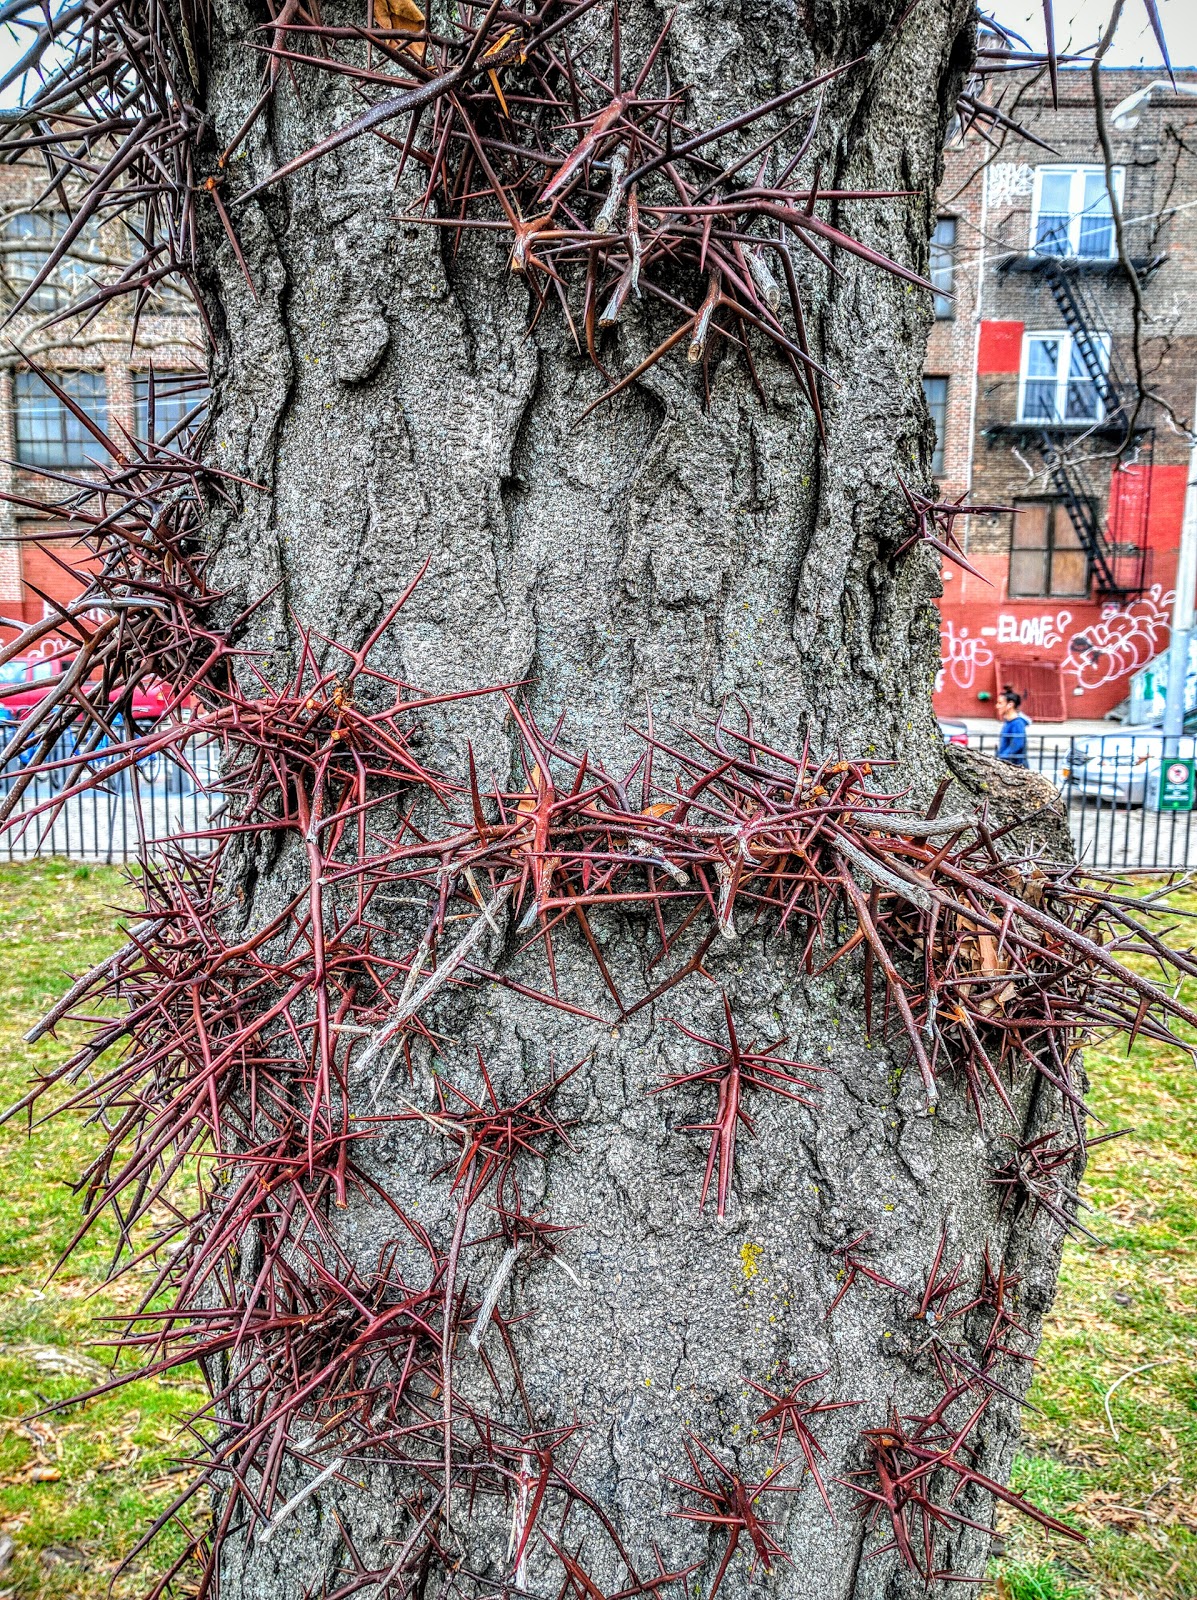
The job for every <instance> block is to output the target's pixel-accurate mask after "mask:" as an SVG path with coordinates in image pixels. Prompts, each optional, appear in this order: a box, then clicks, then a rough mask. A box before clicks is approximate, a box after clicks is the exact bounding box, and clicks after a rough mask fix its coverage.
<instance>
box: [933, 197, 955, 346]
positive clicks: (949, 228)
mask: <svg viewBox="0 0 1197 1600" xmlns="http://www.w3.org/2000/svg"><path fill="white" fill-rule="evenodd" d="M955 275H956V218H955V217H940V219H939V221H938V222H937V223H936V224H935V231H934V232H933V233H932V235H931V272H930V278H931V282H932V283H933V284H934V285H935V299H934V305H935V316H936V320H937V321H939V322H949V321H951V319H952V318H953V317H954V316H955V315H956V311H955V301H954V300H953V299H952V287H953V283H954V279H955Z"/></svg>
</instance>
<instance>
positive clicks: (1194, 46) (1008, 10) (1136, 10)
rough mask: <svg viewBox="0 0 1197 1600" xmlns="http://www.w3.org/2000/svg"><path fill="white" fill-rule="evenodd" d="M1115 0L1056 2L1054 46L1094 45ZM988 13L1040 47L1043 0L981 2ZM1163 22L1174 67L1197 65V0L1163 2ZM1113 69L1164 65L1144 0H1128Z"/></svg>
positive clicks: (1110, 58)
mask: <svg viewBox="0 0 1197 1600" xmlns="http://www.w3.org/2000/svg"><path fill="white" fill-rule="evenodd" d="M1111 9H1112V0H1055V5H1054V13H1055V18H1056V48H1057V49H1058V50H1060V51H1061V52H1063V51H1065V50H1068V49H1069V48H1070V47H1071V48H1072V49H1074V50H1083V49H1085V48H1086V47H1091V46H1093V45H1095V44H1096V43H1097V41H1098V39H1100V38H1101V35H1102V33H1103V31H1104V29H1105V25H1106V23H1107V22H1108V21H1109V17H1110V11H1111ZM981 10H982V11H983V12H988V13H989V15H990V16H992V17H994V18H995V19H996V20H997V21H998V22H1000V23H1002V24H1003V25H1004V26H1005V27H1007V28H1016V29H1017V30H1018V32H1019V33H1021V34H1022V36H1023V37H1024V38H1025V39H1027V40H1029V41H1030V43H1031V45H1032V47H1033V48H1034V49H1036V50H1042V49H1043V45H1044V41H1043V5H1042V0H993V3H992V4H990V5H986V4H985V0H981ZM1159 10H1160V20H1161V21H1162V22H1163V24H1164V37H1165V38H1166V39H1167V41H1168V54H1169V55H1170V56H1171V57H1172V65H1173V66H1174V67H1190V68H1191V67H1195V66H1197V0H1159ZM1106 63H1107V65H1108V66H1111V67H1156V66H1162V65H1163V62H1162V60H1161V58H1160V48H1159V46H1158V45H1157V44H1156V42H1155V35H1154V34H1153V33H1152V31H1151V24H1150V23H1149V22H1148V20H1147V9H1146V7H1145V6H1144V4H1143V0H1126V4H1125V5H1124V6H1123V8H1122V21H1121V22H1120V23H1119V24H1118V32H1117V33H1116V34H1115V36H1114V43H1113V44H1112V45H1111V46H1110V52H1109V54H1108V55H1107V56H1106Z"/></svg>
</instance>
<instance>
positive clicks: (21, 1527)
mask: <svg viewBox="0 0 1197 1600" xmlns="http://www.w3.org/2000/svg"><path fill="white" fill-rule="evenodd" d="M131 899H132V895H131V893H130V891H129V889H128V887H127V886H126V885H125V884H124V882H123V880H122V878H121V876H120V874H119V873H117V872H115V871H113V870H112V869H108V868H97V867H81V866H76V865H74V864H72V863H69V862H55V861H49V862H45V863H37V864H30V865H22V866H13V867H0V1102H2V1103H3V1104H4V1105H6V1106H7V1105H10V1104H12V1102H13V1101H15V1100H17V1099H19V1098H20V1097H21V1095H22V1094H23V1093H24V1091H25V1089H26V1088H27V1086H28V1084H29V1081H30V1078H31V1076H32V1074H33V1072H34V1070H35V1069H36V1068H37V1066H38V1065H39V1064H40V1065H42V1066H48V1065H49V1064H51V1063H52V1062H55V1061H57V1060H60V1059H61V1058H62V1055H63V1052H64V1050H66V1049H69V1048H70V1046H71V1044H72V1043H73V1042H74V1040H75V1039H76V1038H77V1037H78V1031H79V1030H77V1029H76V1030H72V1029H70V1028H64V1029H61V1030H60V1033H59V1038H58V1039H57V1040H54V1039H45V1040H43V1041H41V1043H39V1044H38V1045H36V1046H33V1047H30V1046H29V1045H26V1044H24V1043H23V1041H22V1038H21V1035H22V1034H23V1033H24V1032H25V1030H26V1029H27V1028H28V1027H29V1025H30V1024H31V1023H32V1022H33V1021H35V1020H36V1019H37V1018H38V1017H39V1016H40V1015H42V1014H43V1013H44V1012H45V1010H46V1009H47V1008H48V1007H49V1006H50V1005H51V1004H52V1003H53V1001H54V999H55V998H56V997H57V996H58V995H59V994H61V993H62V992H63V990H64V989H65V988H66V987H67V982H68V974H77V973H79V972H83V971H86V970H87V969H88V968H89V967H91V966H92V965H94V963H95V962H97V961H99V960H100V959H101V958H102V957H103V956H104V955H105V954H107V953H108V952H109V951H110V950H112V949H113V948H114V947H115V946H116V945H117V944H118V943H119V942H120V939H119V935H117V934H116V933H115V918H114V916H113V911H112V907H113V906H119V905H122V904H127V903H129V901H130V900H131ZM99 1142H100V1141H99V1135H98V1132H97V1130H96V1129H94V1128H91V1127H87V1126H85V1125H84V1123H83V1122H82V1119H80V1118H77V1117H64V1118H63V1119H61V1120H59V1121H54V1122H51V1123H49V1124H47V1125H46V1126H45V1127H41V1128H36V1129H35V1131H34V1135H33V1138H32V1139H30V1138H28V1137H27V1135H26V1131H25V1127H24V1125H23V1124H18V1123H15V1122H13V1123H9V1124H7V1125H6V1126H5V1127H4V1128H3V1129H0V1163H2V1164H3V1171H4V1178H5V1181H4V1184H3V1186H2V1187H0V1531H2V1532H4V1533H7V1534H8V1535H10V1537H11V1538H12V1539H13V1540H14V1542H15V1546H16V1549H15V1554H14V1558H13V1562H12V1565H11V1566H10V1567H9V1568H8V1570H7V1571H6V1572H4V1573H3V1574H0V1596H2V1595H11V1596H14V1597H16V1596H20V1597H22V1600H24V1597H30V1600H33V1597H37V1600H42V1597H44V1600H51V1597H53V1600H58V1597H67V1596H70V1597H71V1600H91V1597H93V1596H96V1597H98V1596H100V1595H102V1594H105V1593H107V1592H108V1587H109V1584H110V1582H111V1580H112V1576H113V1572H114V1569H115V1567H116V1566H117V1564H118V1563H119V1561H120V1559H121V1557H122V1556H123V1555H125V1554H126V1553H127V1552H128V1551H129V1550H130V1549H132V1547H133V1546H134V1545H135V1544H136V1542H137V1539H138V1537H139V1536H140V1534H141V1533H142V1532H143V1531H144V1529H145V1528H146V1526H147V1524H148V1523H149V1522H150V1521H151V1520H152V1518H153V1516H155V1515H156V1514H157V1513H158V1512H159V1511H160V1510H161V1509H162V1508H163V1507H164V1506H165V1505H166V1504H168V1503H169V1498H170V1495H171V1494H172V1492H174V1491H175V1490H177V1487H178V1482H179V1481H180V1480H178V1479H177V1478H175V1479H174V1480H173V1481H172V1477H171V1474H172V1470H173V1469H174V1467H175V1465H176V1459H175V1458H176V1457H177V1456H178V1455H179V1454H182V1453H185V1448H186V1447H185V1444H182V1443H180V1441H179V1440H178V1437H177V1435H178V1424H179V1421H180V1420H181V1419H182V1418H183V1417H184V1416H186V1415H187V1414H188V1412H189V1411H190V1410H191V1409H192V1408H193V1407H194V1405H195V1404H196V1403H197V1401H198V1400H199V1398H200V1391H199V1389H198V1387H197V1386H196V1385H195V1384H194V1382H192V1381H189V1380H187V1379H185V1378H176V1379H174V1380H173V1381H169V1382H166V1383H146V1382H138V1383H134V1384H131V1385H130V1386H129V1387H128V1388H126V1389H122V1390H119V1391H117V1393H116V1394H114V1395H112V1396H110V1397H108V1398H106V1399H103V1400H100V1401H95V1402H92V1403H91V1404H89V1405H87V1406H83V1407H74V1408H72V1409H71V1410H69V1411H66V1412H63V1413H57V1414H55V1415H53V1416H49V1417H42V1418H37V1417H35V1415H34V1414H35V1413H36V1412H37V1411H38V1410H40V1409H41V1408H42V1407H43V1406H44V1405H45V1404H46V1403H47V1402H49V1401H54V1400H61V1399H65V1398H66V1397H68V1396H69V1395H71V1394H75V1393H78V1392H79V1391H80V1389H83V1388H87V1387H89V1386H91V1385H92V1384H94V1383H96V1382H97V1381H99V1382H102V1381H103V1380H104V1378H105V1377H106V1376H107V1373H106V1371H105V1367H106V1366H107V1365H109V1364H110V1362H111V1355H110V1352H108V1351H106V1350H105V1349H103V1348H102V1347H98V1346H96V1345H95V1344H94V1341H95V1340H96V1339H97V1338H103V1336H104V1334H103V1329H102V1327H101V1326H99V1325H98V1324H97V1318H100V1317H104V1316H110V1315H112V1314H113V1313H119V1312H120V1311H121V1310H122V1309H128V1308H129V1307H130V1306H131V1305H132V1304H135V1303H136V1301H137V1300H138V1299H140V1297H141V1294H142V1291H143V1288H144V1284H145V1276H144V1274H138V1273H136V1272H135V1273H133V1274H130V1275H129V1276H128V1277H127V1278H125V1279H123V1280H119V1281H118V1282H117V1283H116V1284H115V1285H111V1286H109V1287H107V1288H103V1287H102V1284H103V1279H104V1275H105V1271H106V1268H107V1265H108V1262H109V1260H110V1259H111V1253H112V1248H113V1240H114V1233H113V1229H112V1228H111V1227H110V1226H107V1225H105V1226H102V1227H98V1228H97V1229H96V1231H95V1232H94V1234H92V1235H91V1236H89V1237H88V1238H87V1239H85V1240H84V1241H83V1243H82V1244H81V1246H80V1248H79V1249H78V1251H77V1252H76V1253H75V1254H74V1255H73V1256H72V1258H71V1260H70V1262H69V1263H68V1264H67V1265H66V1266H65V1267H64V1268H63V1270H62V1272H61V1274H60V1275H59V1276H57V1277H55V1278H54V1279H53V1281H52V1282H47V1278H48V1276H49V1273H50V1271H51V1268H52V1267H53V1265H54V1263H55V1261H56V1260H57V1258H58V1256H59V1254H60V1253H61V1251H62V1250H63V1249H64V1248H65V1246H66V1245H67V1244H68V1242H69V1241H70V1238H71V1236H72V1234H73V1232H74V1230H75V1227H76V1225H77V1222H78V1217H79V1204H78V1200H77V1199H76V1197H75V1196H74V1195H73V1194H72V1192H71V1188H70V1185H71V1182H72V1180H73V1179H74V1177H75V1176H76V1175H77V1174H78V1173H79V1172H80V1171H81V1170H82V1168H83V1167H84V1166H85V1165H86V1163H87V1161H88V1159H89V1157H90V1155H91V1153H92V1152H93V1151H94V1150H95V1149H96V1148H97V1147H98V1145H99ZM179 1547H180V1544H179V1542H172V1537H171V1536H170V1535H167V1536H166V1537H165V1539H164V1542H163V1544H162V1546H161V1547H160V1548H159V1549H158V1550H156V1551H155V1552H152V1553H151V1555H150V1557H149V1558H148V1564H142V1565H141V1568H140V1571H134V1572H131V1573H130V1574H129V1575H128V1576H127V1577H125V1578H122V1579H121V1580H118V1582H117V1584H116V1587H115V1590H114V1591H113V1592H114V1594H115V1595H117V1596H120V1595H125V1594H128V1595H133V1594H136V1593H139V1592H140V1591H141V1590H142V1589H143V1588H144V1587H145V1581H144V1580H145V1577H146V1573H147V1571H148V1570H149V1568H150V1567H153V1566H160V1564H161V1563H163V1562H164V1561H166V1560H167V1559H168V1551H169V1553H170V1555H171V1556H173V1554H174V1553H176V1551H177V1550H178V1548H179Z"/></svg>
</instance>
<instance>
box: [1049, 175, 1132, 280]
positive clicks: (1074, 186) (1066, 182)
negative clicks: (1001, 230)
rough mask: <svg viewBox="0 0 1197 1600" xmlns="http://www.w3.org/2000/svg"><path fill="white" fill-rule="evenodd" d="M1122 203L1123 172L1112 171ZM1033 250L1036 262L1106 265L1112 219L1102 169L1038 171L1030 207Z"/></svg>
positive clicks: (1110, 255)
mask: <svg viewBox="0 0 1197 1600" xmlns="http://www.w3.org/2000/svg"><path fill="white" fill-rule="evenodd" d="M1113 178H1114V193H1115V194H1116V195H1117V196H1118V202H1119V204H1121V203H1122V178H1123V169H1122V168H1121V167H1115V168H1114V171H1113ZM1031 249H1032V250H1033V251H1034V253H1035V254H1036V255H1040V256H1067V257H1072V258H1076V259H1078V260H1082V261H1109V260H1111V259H1112V258H1113V256H1114V253H1115V250H1114V214H1113V210H1112V208H1111V206H1110V191H1109V189H1108V188H1107V186H1106V172H1105V168H1104V167H1037V168H1036V170H1035V188H1034V193H1033V198H1032V202H1031Z"/></svg>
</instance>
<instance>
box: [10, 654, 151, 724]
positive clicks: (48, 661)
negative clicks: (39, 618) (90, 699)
mask: <svg viewBox="0 0 1197 1600" xmlns="http://www.w3.org/2000/svg"><path fill="white" fill-rule="evenodd" d="M72 659H73V657H72V655H71V652H70V651H66V650H64V651H62V652H61V653H60V654H59V655H56V656H40V657H39V656H22V657H18V658H17V659H16V660H15V661H9V662H6V663H5V665H4V666H2V667H0V686H2V687H3V688H4V689H6V690H7V689H9V688H10V687H12V686H14V685H16V684H21V683H24V684H28V685H29V687H28V688H27V689H19V690H17V692H16V693H15V694H5V695H4V697H3V698H2V699H0V720H3V721H5V722H19V721H20V719H21V718H22V717H23V716H25V715H26V714H27V713H28V712H30V711H32V710H33V708H34V706H36V705H38V704H39V703H40V702H41V701H42V700H44V699H45V697H46V695H47V694H48V693H49V692H50V689H51V687H52V685H53V682H54V680H55V679H56V678H60V677H61V676H62V674H63V673H64V672H65V671H66V670H67V666H68V665H69V663H70V661H71V660H72ZM110 698H111V699H112V700H113V701H114V702H115V701H116V700H117V699H119V698H120V694H119V691H117V690H114V691H113V693H112V695H111V697H110ZM168 703H169V694H168V691H167V688H166V685H165V684H160V683H155V684H153V685H152V686H150V687H149V688H140V689H138V690H137V691H136V692H135V693H134V695H133V716H134V718H135V719H136V720H137V721H138V722H141V721H143V720H144V721H146V722H156V721H157V720H158V718H159V717H161V716H162V714H163V713H164V712H165V710H166V707H167V705H168Z"/></svg>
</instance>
